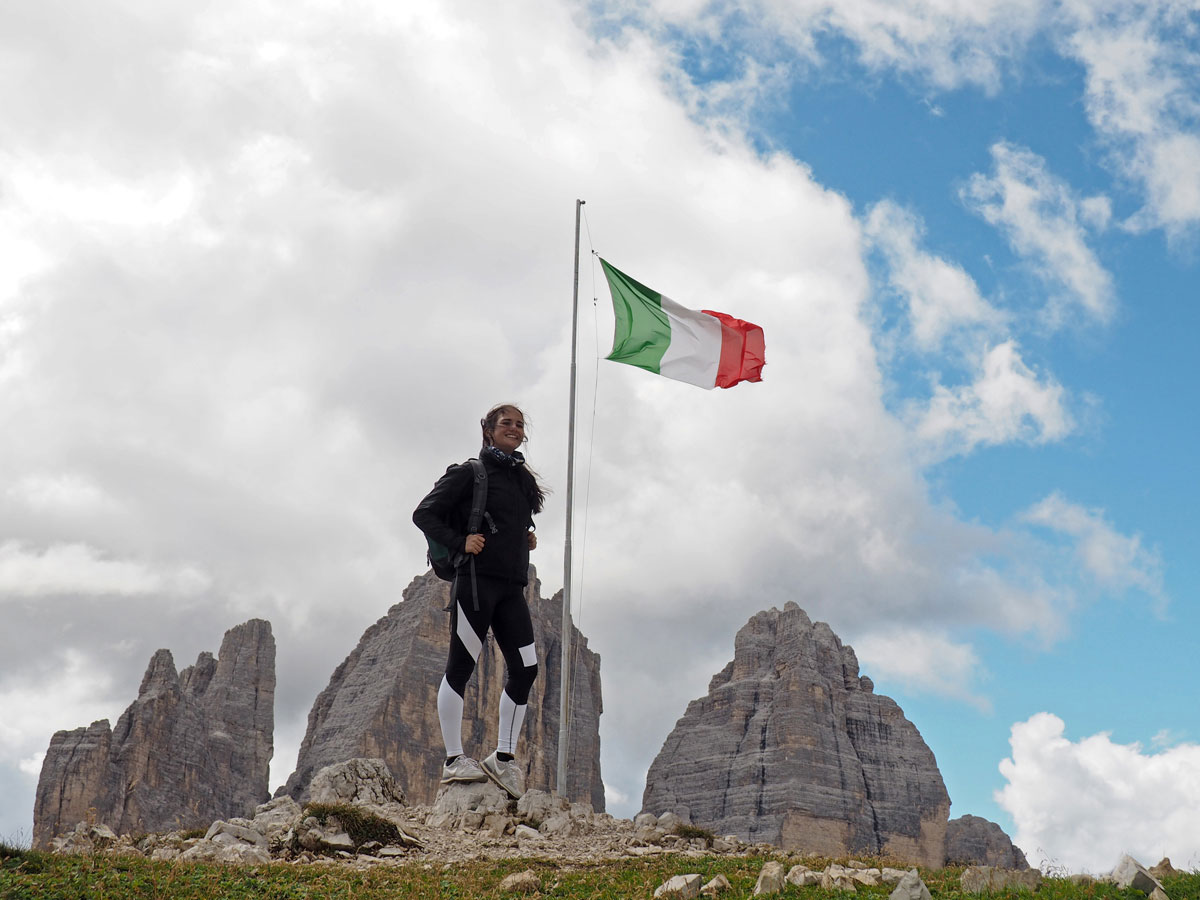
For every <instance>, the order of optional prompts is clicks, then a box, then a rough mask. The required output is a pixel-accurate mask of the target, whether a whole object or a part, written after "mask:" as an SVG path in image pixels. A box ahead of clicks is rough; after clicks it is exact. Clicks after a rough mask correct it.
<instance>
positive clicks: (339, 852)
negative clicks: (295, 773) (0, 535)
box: [50, 759, 1174, 900]
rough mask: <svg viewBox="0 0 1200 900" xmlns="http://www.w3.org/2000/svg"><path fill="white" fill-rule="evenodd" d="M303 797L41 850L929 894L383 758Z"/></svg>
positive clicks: (892, 871)
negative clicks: (528, 865) (739, 871)
mask: <svg viewBox="0 0 1200 900" xmlns="http://www.w3.org/2000/svg"><path fill="white" fill-rule="evenodd" d="M311 793H312V800H311V801H310V802H309V804H308V805H307V806H305V807H303V808H302V807H301V806H300V805H299V804H297V803H296V801H294V800H293V799H291V798H290V797H288V796H283V797H279V798H276V799H274V800H271V801H270V802H268V803H264V804H262V805H261V806H259V807H258V808H257V809H256V810H255V814H254V816H253V818H232V819H229V820H227V821H226V820H221V821H216V822H213V823H212V824H211V825H210V826H209V828H208V829H207V830H206V831H205V832H204V833H203V834H200V833H188V832H180V831H171V832H166V833H161V834H147V835H118V834H116V833H114V832H113V831H112V830H111V829H110V828H108V827H107V826H105V825H104V824H100V823H92V824H89V823H85V822H81V823H79V824H78V825H77V826H76V827H75V828H74V829H73V830H72V831H70V832H68V833H66V834H64V835H61V836H59V837H56V838H54V839H53V841H51V843H50V850H51V852H54V853H82V854H91V853H100V854H104V855H136V856H144V857H149V858H151V859H156V860H180V861H207V862H222V863H234V864H264V863H272V862H274V863H281V864H290V865H342V866H349V867H354V868H371V867H375V866H388V867H393V866H412V865H420V866H424V867H434V866H437V867H441V868H451V867H453V866H454V865H455V864H458V863H464V862H470V861H478V860H494V859H506V858H526V859H539V858H541V859H552V860H554V861H555V862H556V863H557V864H559V865H564V864H566V865H571V864H578V865H587V864H595V863H602V862H605V861H610V860H617V859H624V858H629V857H641V856H656V855H662V854H672V855H677V856H679V857H682V858H687V857H696V858H700V857H705V856H710V855H713V854H718V855H742V856H767V857H773V859H772V860H771V861H769V862H767V863H766V864H765V865H764V866H763V871H762V874H761V875H760V878H759V881H760V883H761V886H762V887H763V889H762V890H756V893H759V894H761V893H775V892H776V891H777V890H781V889H782V887H783V885H785V884H794V885H797V886H805V885H820V886H821V887H823V888H825V889H831V890H839V891H844V892H854V891H856V890H857V888H858V887H860V886H877V885H882V884H888V885H894V886H895V888H894V891H893V897H895V898H896V900H928V898H929V892H928V890H926V889H925V886H924V884H923V883H921V881H920V878H919V876H918V874H917V870H916V869H911V868H908V867H905V868H900V867H888V866H878V867H876V866H871V865H868V864H867V863H864V862H860V861H855V860H849V861H846V862H845V863H844V864H836V863H830V864H827V865H824V866H823V867H818V866H817V865H816V864H815V863H814V862H813V858H812V856H807V857H806V856H804V855H801V854H796V853H792V854H784V853H781V852H780V851H779V849H778V848H776V847H773V846H771V845H766V844H754V845H751V844H747V843H745V842H743V841H740V840H739V839H738V838H737V837H735V836H733V835H727V836H716V835H712V834H710V833H708V832H705V831H703V830H702V829H698V828H693V827H691V826H690V825H689V824H688V823H686V822H684V821H682V820H681V819H680V818H679V816H677V815H675V814H674V813H664V814H663V815H661V816H655V815H652V814H649V813H643V814H641V815H639V816H638V817H637V818H636V819H633V820H629V819H617V818H614V817H613V816H610V815H608V814H606V813H596V812H594V811H593V810H592V808H591V806H590V805H588V804H585V803H569V802H567V801H566V800H564V799H563V798H561V797H558V796H557V795H554V794H550V793H547V792H545V791H529V792H527V793H525V795H524V796H523V797H521V799H520V800H519V801H518V800H512V799H511V798H510V797H509V796H508V794H507V793H505V792H504V791H503V790H502V789H500V788H499V787H497V786H495V785H494V784H492V783H491V782H480V783H476V784H454V785H446V786H443V788H442V789H441V790H440V791H439V793H438V796H437V799H436V801H435V802H434V803H433V804H432V805H431V806H409V805H407V804H406V803H405V801H404V794H403V791H402V790H401V789H400V787H399V786H398V785H397V784H396V783H395V781H394V779H393V778H392V776H391V774H390V773H389V772H388V770H387V767H386V766H384V764H383V763H382V761H380V760H370V759H356V760H350V761H349V762H346V763H342V764H339V765H336V766H329V767H327V768H326V769H323V770H322V771H321V772H319V773H318V774H317V776H315V777H314V779H313V782H312V792H311ZM781 859H782V860H784V861H788V860H789V859H790V863H791V865H790V868H785V865H784V862H780V860H781ZM810 866H811V868H810ZM1173 873H1174V870H1173V869H1172V868H1171V867H1170V862H1169V861H1168V860H1164V861H1163V862H1162V863H1160V864H1159V865H1158V866H1156V867H1155V868H1154V869H1153V870H1147V869H1145V868H1144V867H1142V866H1141V865H1140V864H1138V863H1137V862H1136V861H1135V860H1133V859H1132V858H1129V857H1125V858H1124V859H1122V860H1121V862H1120V863H1119V864H1118V866H1117V868H1116V869H1114V871H1113V873H1112V875H1111V876H1109V878H1108V880H1112V881H1114V882H1115V883H1117V884H1118V885H1119V886H1121V887H1127V886H1133V887H1135V888H1138V889H1139V890H1142V891H1143V892H1144V893H1145V894H1146V895H1147V896H1148V897H1149V898H1150V900H1168V898H1167V896H1166V894H1165V892H1163V890H1162V885H1161V883H1160V881H1159V879H1160V878H1162V877H1165V876H1166V875H1170V874H1173ZM1041 877H1042V876H1041V873H1039V872H1038V871H1037V870H1036V869H1025V870H1008V869H999V868H994V867H987V866H973V867H968V868H967V869H965V870H964V871H963V872H962V875H961V876H960V882H961V887H962V890H963V891H964V892H966V893H992V892H995V891H998V890H1003V889H1005V888H1008V887H1015V888H1018V889H1027V890H1030V891H1035V890H1037V889H1038V887H1039V886H1040V884H1041ZM1086 877H1087V876H1076V878H1086ZM678 878H680V879H687V882H686V884H685V883H684V882H683V881H680V882H679V883H678V884H676V885H674V887H672V888H671V889H669V890H664V894H663V895H664V896H665V895H673V896H674V895H678V896H692V897H694V896H697V894H698V893H699V892H700V891H701V890H702V889H703V890H704V891H705V892H706V893H708V894H712V893H719V892H720V889H721V885H720V884H719V883H710V884H706V885H703V886H701V885H700V884H699V882H698V881H696V880H695V879H698V878H699V876H695V877H694V878H693V876H690V875H689V876H678ZM1073 880H1074V879H1073ZM672 881H675V879H672ZM693 882H694V883H693ZM663 888H664V889H666V888H667V885H663Z"/></svg>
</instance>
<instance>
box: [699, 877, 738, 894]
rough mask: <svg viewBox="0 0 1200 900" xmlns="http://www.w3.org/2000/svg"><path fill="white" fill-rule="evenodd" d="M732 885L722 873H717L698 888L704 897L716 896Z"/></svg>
mask: <svg viewBox="0 0 1200 900" xmlns="http://www.w3.org/2000/svg"><path fill="white" fill-rule="evenodd" d="M732 887H733V886H732V885H731V884H730V883H729V879H728V878H726V877H725V876H724V875H717V876H716V877H715V878H713V879H712V881H710V882H708V883H707V884H706V885H704V887H702V888H700V893H701V894H703V895H704V896H705V897H716V896H717V895H718V894H723V893H725V892H726V891H728V890H730V888H732Z"/></svg>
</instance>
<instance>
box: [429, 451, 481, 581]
mask: <svg viewBox="0 0 1200 900" xmlns="http://www.w3.org/2000/svg"><path fill="white" fill-rule="evenodd" d="M464 465H469V466H470V467H471V472H472V473H473V474H474V478H475V485H474V487H473V488H472V490H471V515H470V516H468V517H467V534H478V533H479V527H480V526H481V525H482V524H483V516H484V512H483V507H484V505H485V504H486V503H487V482H488V477H487V469H486V468H484V465H483V463H482V462H480V461H479V460H477V459H469V460H467V462H466V463H464ZM451 468H453V466H452V467H451ZM425 543H427V544H428V545H429V549H428V551H427V552H426V554H425V558H426V559H427V560H429V567H430V568H431V569H433V574H434V575H436V576H437V577H438V578H440V579H442V581H454V579H455V578H457V577H458V570H459V568H460V567H461V566H462V565H463V563H465V562H467V561H468V558H469V560H470V562H472V563H473V562H474V561H475V557H474V556H472V555H471V554H469V553H465V552H463V551H462V550H456V551H454V552H453V553H451V552H450V550H449V548H447V547H443V546H442V545H441V544H439V543H438V542H437V541H435V540H433V539H432V538H429V537H426V538H425Z"/></svg>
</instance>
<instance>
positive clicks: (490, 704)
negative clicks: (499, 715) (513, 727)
mask: <svg viewBox="0 0 1200 900" xmlns="http://www.w3.org/2000/svg"><path fill="white" fill-rule="evenodd" d="M530 572H531V576H532V575H533V574H534V573H533V570H532V569H531V570H530ZM525 596H526V599H527V600H528V602H529V609H530V612H531V614H532V616H533V630H534V643H535V646H536V647H537V655H538V667H539V668H538V677H537V681H535V682H534V685H533V692H532V693H531V694H530V695H529V709H528V712H527V714H526V717H525V724H524V728H523V729H522V735H521V740H520V743H519V744H518V748H517V751H518V757H517V758H518V760H519V761H520V762H521V763H523V764H524V766H525V784H526V787H527V788H529V789H534V788H537V789H542V790H550V789H551V788H553V787H554V784H555V779H556V764H557V754H558V723H559V682H560V671H561V666H560V654H561V648H562V642H561V638H560V635H561V631H562V627H561V623H562V594H561V592H560V593H558V594H555V595H554V597H552V598H549V599H546V598H543V597H542V596H541V583H540V582H539V581H538V580H537V579H536V577H531V579H530V584H529V587H528V588H527V589H526V594H525ZM403 597H404V599H403V600H402V601H401V602H400V603H397V604H396V605H395V606H393V607H392V608H391V609H390V610H388V613H387V615H386V616H384V617H383V618H382V619H380V620H379V621H378V622H376V623H375V624H374V625H372V626H371V627H370V628H368V629H367V630H366V632H365V633H364V634H363V636H362V638H361V639H360V640H359V642H358V646H357V647H355V648H354V650H353V652H351V654H350V655H349V656H348V657H346V659H345V661H344V662H343V663H342V664H341V665H340V666H338V667H337V669H336V670H334V673H333V676H332V677H331V678H330V680H329V686H328V687H326V688H325V690H324V691H322V692H321V693H320V695H319V696H318V697H317V699H316V702H315V703H314V704H313V708H312V710H311V711H310V712H309V714H308V729H307V732H306V733H305V735H304V741H303V743H302V744H301V746H300V753H299V757H298V759H297V762H296V770H295V772H293V773H292V775H291V777H290V778H289V779H288V781H287V784H286V785H284V787H282V788H281V789H280V790H279V791H277V792H276V793H277V795H278V794H283V793H287V794H290V795H291V796H292V797H295V798H297V799H299V800H303V799H306V798H307V790H308V783H309V781H310V780H311V779H312V776H313V774H314V773H316V772H317V771H318V770H320V769H321V768H322V767H324V766H327V765H332V764H334V763H340V762H344V761H345V760H348V759H353V758H355V757H373V758H379V759H382V760H384V762H386V763H387V765H388V768H389V769H391V771H392V774H393V775H395V777H396V780H397V781H398V782H399V783H400V784H402V785H404V788H405V792H406V794H407V796H408V799H409V801H410V802H412V803H421V804H431V803H433V801H434V798H435V795H436V793H437V788H438V779H439V778H440V777H441V765H442V759H443V756H444V752H443V751H444V748H443V745H442V737H441V729H440V727H439V725H438V716H437V689H438V684H439V683H440V682H441V679H442V673H443V672H444V670H445V665H446V652H447V647H448V640H449V638H448V635H449V622H450V614H449V613H448V612H446V611H445V609H444V608H445V607H446V605H447V604H448V602H449V585H448V584H447V583H446V582H444V581H441V580H439V579H438V578H437V577H435V576H434V575H433V573H432V572H430V573H427V574H426V575H423V576H421V577H419V578H416V579H414V580H413V582H412V583H411V584H410V585H409V586H408V587H407V588H406V589H405V591H404V595H403ZM571 641H572V647H573V648H574V652H573V654H572V656H573V659H574V663H573V678H572V682H573V686H572V689H571V700H572V702H571V729H570V732H569V742H570V747H569V749H568V766H567V772H568V777H567V793H568V796H569V797H570V798H571V799H572V800H584V801H587V802H590V803H591V804H592V806H593V807H594V808H595V809H596V810H597V811H600V810H603V809H604V785H603V784H602V783H601V781H600V713H601V711H602V708H601V699H600V657H599V656H598V655H597V654H595V653H593V652H592V651H591V650H589V649H588V647H587V639H586V638H585V637H583V635H581V634H580V633H579V630H578V629H576V628H574V627H573V626H572V637H571ZM503 685H504V657H503V656H501V654H500V652H499V649H498V648H497V647H496V645H495V640H494V639H493V638H492V637H491V635H490V634H489V636H488V641H487V643H486V644H484V648H483V652H482V653H481V654H480V657H479V662H478V665H477V667H476V669H475V673H474V674H473V675H472V676H471V682H470V684H469V685H468V686H467V694H466V698H465V706H466V710H465V714H464V716H463V747H464V748H465V749H466V752H467V753H468V754H471V755H474V756H476V757H477V758H482V757H483V756H486V755H487V754H488V753H490V752H491V750H492V749H494V748H495V746H496V731H497V727H498V726H497V721H496V711H497V709H498V704H499V699H500V691H501V690H502V689H503Z"/></svg>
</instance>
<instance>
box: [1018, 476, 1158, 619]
mask: <svg viewBox="0 0 1200 900" xmlns="http://www.w3.org/2000/svg"><path fill="white" fill-rule="evenodd" d="M1023 518H1024V519H1025V521H1027V522H1030V523H1032V524H1034V525H1040V526H1042V527H1044V528H1049V529H1051V530H1053V531H1057V532H1059V533H1060V534H1064V535H1066V536H1067V537H1069V538H1072V539H1073V540H1074V552H1075V555H1076V557H1077V559H1078V561H1079V564H1080V566H1081V567H1082V568H1083V570H1084V571H1085V572H1086V573H1087V575H1088V576H1089V577H1090V578H1091V579H1092V580H1093V581H1094V582H1095V583H1096V584H1098V585H1100V586H1101V587H1103V588H1105V589H1107V590H1110V591H1114V592H1124V591H1129V590H1134V591H1139V592H1141V593H1144V594H1146V595H1149V596H1150V597H1152V598H1154V600H1155V601H1156V604H1157V606H1158V607H1159V608H1160V609H1162V608H1163V607H1165V605H1166V602H1167V598H1166V595H1165V593H1164V591H1163V574H1162V567H1163V564H1162V558H1161V557H1160V556H1159V554H1158V552H1157V551H1155V550H1152V549H1148V548H1146V547H1143V546H1142V539H1141V536H1140V535H1136V534H1135V535H1124V534H1121V533H1120V532H1118V531H1117V530H1116V529H1115V528H1113V526H1112V525H1111V524H1109V522H1108V521H1107V520H1106V519H1105V515H1104V511H1103V510H1101V509H1089V508H1087V507H1084V506H1081V505H1079V504H1077V503H1072V502H1071V501H1069V500H1067V499H1066V498H1065V497H1064V496H1063V495H1062V494H1060V493H1058V492H1055V493H1053V494H1050V495H1049V496H1048V497H1045V498H1044V499H1042V500H1041V501H1039V502H1038V503H1036V504H1034V506H1032V507H1031V508H1030V509H1028V510H1026V512H1025V513H1024V515H1023Z"/></svg>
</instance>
